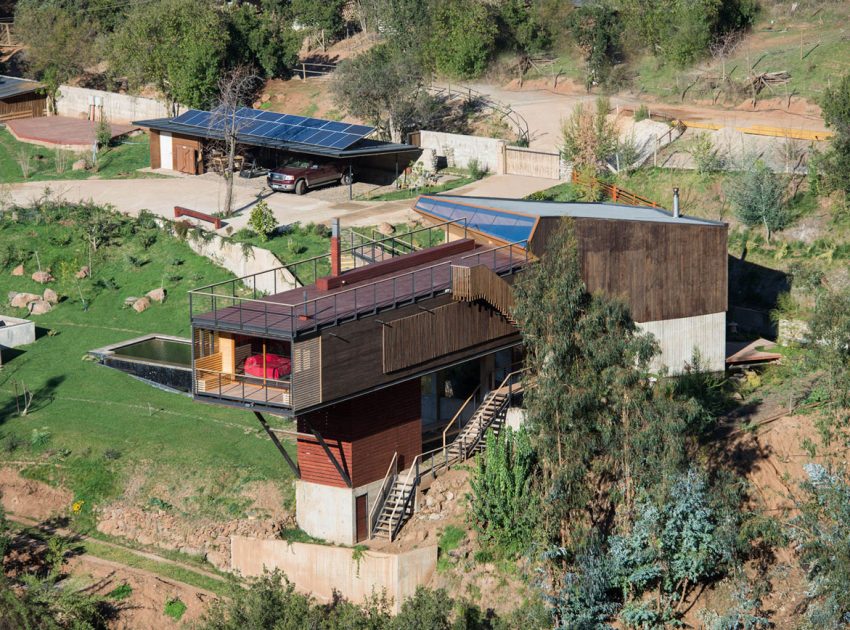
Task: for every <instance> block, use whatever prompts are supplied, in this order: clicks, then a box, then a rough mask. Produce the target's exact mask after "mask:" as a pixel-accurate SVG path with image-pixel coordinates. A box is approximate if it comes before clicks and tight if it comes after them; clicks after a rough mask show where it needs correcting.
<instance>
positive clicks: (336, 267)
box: [331, 219, 342, 276]
mask: <svg viewBox="0 0 850 630" xmlns="http://www.w3.org/2000/svg"><path fill="white" fill-rule="evenodd" d="M341 273H342V260H341V258H340V252H339V219H333V221H331V275H332V276H338V275H340V274H341Z"/></svg>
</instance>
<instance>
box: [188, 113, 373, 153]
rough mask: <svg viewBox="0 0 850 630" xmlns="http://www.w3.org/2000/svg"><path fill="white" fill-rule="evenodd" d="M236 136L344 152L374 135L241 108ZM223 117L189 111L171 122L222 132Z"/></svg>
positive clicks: (352, 127)
mask: <svg viewBox="0 0 850 630" xmlns="http://www.w3.org/2000/svg"><path fill="white" fill-rule="evenodd" d="M236 117H237V119H238V126H239V133H240V134H242V135H246V136H254V137H257V138H268V139H274V140H278V141H280V142H297V143H299V144H306V145H312V146H317V147H323V148H333V149H346V148H348V147H350V146H351V145H352V144H354V143H356V142H358V141H359V140H361V139H362V138H364V137H365V136H367V135H369V134H370V133H372V132H373V131H374V128H373V127H368V126H366V125H352V124H350V123H345V122H339V121H335V120H322V119H320V118H307V117H304V116H295V115H293V114H279V113H277V112H268V111H261V110H258V109H250V108H247V107H245V108H241V109H239V110H238V111H237V112H236ZM225 118H226V116H218V115H216V114H214V113H211V112H206V111H202V110H197V109H190V110H187V111H185V112H183V113H182V114H180V115H179V116H177V117H176V118H175V119H174V122H175V123H179V124H182V125H187V126H190V127H199V128H203V129H214V130H222V129H224V126H225Z"/></svg>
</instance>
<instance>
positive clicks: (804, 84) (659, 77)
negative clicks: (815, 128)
mask: <svg viewBox="0 0 850 630" xmlns="http://www.w3.org/2000/svg"><path fill="white" fill-rule="evenodd" d="M766 4H767V3H766ZM800 4H801V5H802V6H801V7H800V8H799V9H798V10H797V11H796V12H795V13H793V14H791V13H789V6H790V3H785V4H782V5H779V6H778V7H775V8H774V7H772V6H767V7H765V8H764V10H763V11H762V13H761V15H760V16H759V18H758V20H757V22H756V24H755V26H754V28H753V29H752V31H751V32H750V33H749V34H747V35H746V36H745V37H744V38H743V40H742V41H741V43H740V44H739V45H738V47H737V48H736V49H735V50H734V51H733V52H732V54H731V55H729V57H728V58H727V59H726V63H725V69H726V73H727V74H728V75H730V76H731V78H732V79H733V80H734V81H741V80H743V79H744V78H745V77H746V76H747V74H748V69H749V67H750V66H752V65H755V72H777V71H786V72H789V73H790V74H791V80H790V81H789V83H788V86H787V88H788V89H787V92H786V89H785V86H777V87H775V88H774V90H775V91H773V92H772V91H771V90H768V89H766V90H763V91H762V93H761V94H760V95H759V96H758V98H759V99H760V100H761V99H769V98H774V97H784V96H787V95H789V94H790V95H792V96H802V97H805V98H807V99H809V100H810V101H817V100H818V99H819V98H820V96H821V94H822V93H823V89H824V88H825V87H826V86H827V85H828V84H829V83H830V81H831V80H834V79H836V78H837V77H840V76H841V75H842V74H846V73H848V72H850V55H848V54H847V51H848V48H847V40H846V37H847V35H846V25H847V22H848V20H850V3H846V2H844V3H842V2H832V3H823V6H822V7H821V8H820V9H817V8H813V7H811V6H806V5H805V4H804V3H800ZM801 34H802V36H803V37H802V39H803V46H802V48H803V52H802V56H803V57H804V58H803V59H801V58H800V57H801V54H800V35H801ZM627 67H628V72H627V74H628V75H629V76H631V86H630V87H631V88H633V89H634V91H636V92H638V93H639V94H640V95H641V96H642V97H644V98H649V99H651V98H655V99H659V100H662V101H670V102H676V103H678V102H680V101H681V94H682V91H683V90H684V89H685V88H686V87H687V86H688V85H690V84H691V82H692V81H693V80H694V79H695V78H696V77H697V76H698V75H700V74H705V75H707V76H714V77H720V76H722V73H723V72H722V71H723V63H722V62H721V61H720V60H715V59H711V58H710V57H709V58H706V59H703V60H701V61H700V62H699V63H698V64H696V65H695V66H694V67H692V68H685V69H682V68H677V67H675V66H673V65H670V64H667V65H661V64H659V60H658V58H656V57H654V56H652V55H648V54H644V55H641V56H639V57H637V58H633V59H630V60H628V62H627ZM555 72H560V73H561V76H563V77H566V78H571V79H574V80H575V81H576V82H577V83H578V84H580V85H583V82H584V77H585V70H584V64H583V63H582V61H581V59H580V56H579V54H578V53H577V52H576V51H575V50H572V49H571V50H568V51H565V52H564V53H562V54H561V55H560V56H558V57H557V58H556V59H555V60H554V63H553V65H552V66H551V67H549V68H546V77H548V78H549V80H551V76H552V75H553V74H554V73H555ZM538 76H542V75H541V74H540V73H539V72H537V71H534V70H532V72H530V73H529V78H534V77H538ZM708 98H713V94H711V93H710V92H706V91H702V92H700V88H699V86H695V87H694V88H693V89H691V90H689V91H688V93H687V97H686V100H694V99H708ZM724 98H726V95H721V98H720V101H718V104H722V103H723V100H724ZM746 98H747V95H746V94H738V95H728V98H727V102H726V104H727V105H731V104H738V103H740V102H742V101H744V100H745V99H746Z"/></svg>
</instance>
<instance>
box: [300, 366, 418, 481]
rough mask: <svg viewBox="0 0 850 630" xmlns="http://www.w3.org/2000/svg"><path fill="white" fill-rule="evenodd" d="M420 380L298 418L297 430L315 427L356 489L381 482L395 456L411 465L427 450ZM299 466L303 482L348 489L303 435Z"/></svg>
mask: <svg viewBox="0 0 850 630" xmlns="http://www.w3.org/2000/svg"><path fill="white" fill-rule="evenodd" d="M419 387H420V386H419V381H418V380H413V381H408V382H406V383H400V384H399V385H394V386H392V387H387V388H386V389H382V390H379V391H377V392H372V393H371V394H366V395H365V396H361V397H358V398H356V399H351V400H346V401H343V402H340V403H338V404H336V405H331V406H330V407H326V408H324V409H320V410H319V411H314V412H311V413H308V414H305V415H304V416H300V417H299V418H298V431H299V433H301V434H304V433H309V432H310V427H312V428H314V429H316V430H317V431H318V432H319V433H320V434H321V436H322V437H323V438H324V440H325V442H326V443H327V444H328V447H329V448H330V450H331V452H332V453H333V454H334V456H335V457H336V458H337V461H338V462H339V463H340V464H341V465H342V467H343V469H344V470H345V471H346V472H347V473H348V475H349V476H350V477H351V480H352V483H353V485H354V486H355V487H358V486H362V485H365V484H368V483H371V482H373V481H376V480H378V479H382V478H383V476H384V475H385V474H386V472H387V466H389V464H390V460H391V459H392V456H393V453H396V452H397V453H398V455H399V461H400V462H401V465H402V466H409V465H410V463H411V462H413V460H414V458H415V457H416V456H417V455H418V454H419V453H420V452H421V450H422V427H421V420H420V418H421V403H420V391H419ZM298 466H299V468H300V469H301V478H302V479H303V480H304V481H310V482H314V483H321V484H325V485H330V486H337V487H345V482H344V481H343V480H342V478H341V477H340V476H339V473H338V472H337V470H336V468H335V467H334V465H333V463H332V462H331V461H330V460H329V459H328V457H327V455H326V454H325V451H324V449H322V447H321V445H320V444H319V442H318V440H315V439H312V438H309V437H304V436H303V435H302V436H299V438H298Z"/></svg>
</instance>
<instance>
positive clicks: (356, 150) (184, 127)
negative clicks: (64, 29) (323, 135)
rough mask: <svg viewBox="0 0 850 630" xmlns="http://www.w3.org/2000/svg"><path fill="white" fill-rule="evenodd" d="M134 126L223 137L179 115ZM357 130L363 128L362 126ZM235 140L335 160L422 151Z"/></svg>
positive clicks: (366, 143) (385, 145)
mask: <svg viewBox="0 0 850 630" xmlns="http://www.w3.org/2000/svg"><path fill="white" fill-rule="evenodd" d="M278 116H282V117H285V116H286V114H278ZM299 118H303V117H299ZM305 120H309V119H305ZM316 120H318V119H316ZM330 122H333V121H330ZM133 124H134V125H138V126H139V127H147V128H148V129H153V130H155V131H165V132H170V133H177V134H182V135H186V136H192V137H196V138H207V139H210V140H222V139H223V138H224V134H223V132H222V131H221V130H220V129H216V128H214V127H213V126H210V127H202V126H196V125H191V124H185V123H183V122H181V119H180V116H178V117H177V118H154V119H151V120H137V121H133ZM358 127H364V128H365V126H358ZM369 129H371V128H369ZM237 140H238V142H239V144H243V145H247V146H257V147H266V148H270V149H278V150H281V151H291V152H293V153H304V154H307V155H320V156H324V157H334V158H346V157H360V156H368V155H386V154H392V153H417V152H421V149H420V148H419V147H416V146H413V145H411V144H397V143H391V142H381V141H379V140H370V139H367V138H362V139H360V140H359V141H357V142H355V143H353V144H351V145H349V146H346V147H345V148H334V147H332V146H318V145H315V144H309V143H304V142H297V141H294V140H287V139H283V138H275V137H269V136H255V135H251V134H250V133H243V132H241V131H240V132H238V133H237Z"/></svg>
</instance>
